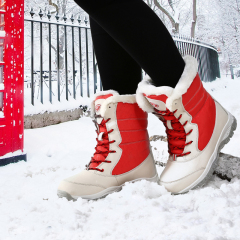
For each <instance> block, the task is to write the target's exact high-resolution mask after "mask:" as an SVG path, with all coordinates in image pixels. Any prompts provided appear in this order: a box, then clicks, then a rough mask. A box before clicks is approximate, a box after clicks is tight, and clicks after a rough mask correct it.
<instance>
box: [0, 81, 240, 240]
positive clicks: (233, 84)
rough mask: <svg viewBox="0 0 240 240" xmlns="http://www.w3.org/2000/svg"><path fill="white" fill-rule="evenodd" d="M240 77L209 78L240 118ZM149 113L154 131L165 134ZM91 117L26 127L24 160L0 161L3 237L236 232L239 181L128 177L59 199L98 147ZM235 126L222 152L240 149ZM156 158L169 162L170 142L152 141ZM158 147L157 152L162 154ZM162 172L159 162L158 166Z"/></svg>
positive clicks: (140, 237) (143, 239)
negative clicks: (183, 188) (188, 185)
mask: <svg viewBox="0 0 240 240" xmlns="http://www.w3.org/2000/svg"><path fill="white" fill-rule="evenodd" d="M239 80H240V79H235V80H229V79H225V78H222V79H220V80H217V81H215V82H212V83H204V86H205V87H206V88H207V89H208V90H209V91H210V92H211V94H212V95H213V96H214V97H215V98H216V99H217V100H218V101H219V102H220V103H221V104H223V106H224V107H226V108H227V109H228V110H229V111H230V112H231V113H232V114H234V115H235V117H236V118H237V120H238V121H240V106H239V105H240V96H239V94H238V90H239V89H240V81H239ZM164 131H165V130H164V128H163V127H162V125H161V123H160V122H159V120H158V119H157V118H156V117H155V116H152V115H149V135H150V136H152V135H156V134H157V135H165V132H164ZM95 134H96V133H95V127H94V124H93V123H92V120H91V119H90V118H88V117H82V118H80V119H79V120H76V121H72V122H67V123H61V124H58V125H54V126H49V127H45V128H39V129H29V130H25V151H26V152H27V154H28V161H27V162H19V163H16V164H10V165H7V166H5V167H1V168H0V170H1V185H0V186H1V189H0V190H1V194H0V216H1V217H0V239H1V240H2V239H3V240H25V239H30V240H32V239H34V240H38V239H39V240H40V239H41V240H43V239H44V240H65V239H66V240H69V239H72V240H80V239H86V240H91V239H96V240H101V239H104V240H113V239H121V240H122V239H131V240H132V239H134V240H147V239H151V240H152V239H164V240H165V239H169V240H174V239H176V240H181V239H182V240H188V239H189V240H192V239H196V240H198V239H212V240H217V239H219V240H220V239H238V238H239V237H238V236H239V235H240V228H239V226H240V180H239V179H238V178H234V179H233V180H232V181H231V182H227V181H224V180H220V179H219V178H217V177H213V179H212V180H211V181H210V182H209V183H208V184H207V185H206V186H205V187H203V188H201V189H198V190H193V191H190V192H189V193H187V194H183V195H176V196H175V195H171V194H170V193H168V192H167V191H166V190H165V189H164V187H162V186H159V185H157V184H156V183H150V182H146V181H141V182H136V183H127V184H126V186H124V187H123V189H122V191H120V192H118V193H113V194H111V195H108V196H107V197H106V198H104V199H100V200H97V201H87V200H82V199H78V201H76V202H72V201H70V202H69V201H67V200H66V199H63V198H62V199H59V198H58V197H57V195H56V189H57V186H58V184H59V182H60V181H61V180H62V179H64V178H66V177H68V176H71V175H73V174H76V173H78V172H79V171H81V170H82V169H84V166H85V164H87V163H88V162H89V161H90V158H91V156H92V154H93V151H94V147H95V143H96V140H95V138H96V135H95ZM239 134H240V130H239V129H237V130H236V132H235V135H234V137H233V138H232V140H231V141H230V143H229V144H228V145H227V146H226V147H224V149H223V152H226V153H230V154H232V155H236V156H238V157H239V156H240V149H239V137H240V136H239ZM151 144H152V145H153V148H154V147H155V148H156V149H157V150H154V155H155V157H156V160H158V161H166V158H167V143H166V142H160V143H159V141H158V142H151ZM157 154H158V155H157ZM157 168H158V172H159V173H160V172H161V171H162V169H163V168H162V167H157Z"/></svg>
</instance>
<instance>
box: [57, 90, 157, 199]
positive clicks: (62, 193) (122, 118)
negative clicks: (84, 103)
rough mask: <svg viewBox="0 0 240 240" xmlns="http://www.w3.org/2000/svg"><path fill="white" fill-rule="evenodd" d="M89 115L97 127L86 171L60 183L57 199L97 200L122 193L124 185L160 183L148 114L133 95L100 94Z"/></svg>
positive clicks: (112, 92) (107, 92)
mask: <svg viewBox="0 0 240 240" xmlns="http://www.w3.org/2000/svg"><path fill="white" fill-rule="evenodd" d="M92 116H95V120H94V122H95V125H96V127H97V139H96V140H97V146H96V148H95V149H96V152H95V153H94V156H93V157H92V159H91V161H90V163H89V164H88V166H87V168H86V169H85V170H83V171H82V172H80V173H79V174H77V175H75V176H72V177H70V178H67V179H65V180H63V181H62V182H61V183H60V185H59V187H58V196H59V197H66V198H67V199H69V200H74V199H77V198H79V197H81V198H84V199H98V198H102V197H104V196H106V195H108V194H110V193H112V192H116V191H119V190H121V188H122V186H123V185H124V183H125V182H134V181H138V180H142V179H145V180H149V181H153V182H158V181H159V179H158V175H157V171H156V167H155V163H154V159H153V156H152V153H151V149H150V143H149V136H148V133H147V123H148V122H147V113H146V112H144V111H142V109H141V108H139V106H138V104H137V103H136V97H135V95H119V94H118V93H117V92H116V91H112V90H109V91H103V92H100V93H98V94H96V95H95V100H94V101H93V103H92Z"/></svg>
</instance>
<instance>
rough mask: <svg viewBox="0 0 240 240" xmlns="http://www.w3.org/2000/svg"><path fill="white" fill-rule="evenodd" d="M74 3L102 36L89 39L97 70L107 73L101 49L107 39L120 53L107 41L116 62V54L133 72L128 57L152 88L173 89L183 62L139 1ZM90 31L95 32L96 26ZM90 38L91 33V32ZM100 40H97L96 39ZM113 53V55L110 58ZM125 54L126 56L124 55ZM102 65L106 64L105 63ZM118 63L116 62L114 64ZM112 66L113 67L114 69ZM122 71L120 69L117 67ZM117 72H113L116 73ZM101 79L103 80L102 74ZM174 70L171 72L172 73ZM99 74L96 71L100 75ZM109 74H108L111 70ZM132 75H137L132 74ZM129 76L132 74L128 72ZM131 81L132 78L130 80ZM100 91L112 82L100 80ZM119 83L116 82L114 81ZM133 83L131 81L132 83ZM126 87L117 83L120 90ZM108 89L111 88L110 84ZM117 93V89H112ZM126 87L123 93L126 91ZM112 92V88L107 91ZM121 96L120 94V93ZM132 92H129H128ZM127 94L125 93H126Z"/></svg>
mask: <svg viewBox="0 0 240 240" xmlns="http://www.w3.org/2000/svg"><path fill="white" fill-rule="evenodd" d="M75 2H76V3H77V4H78V5H79V6H80V7H81V8H83V9H84V10H85V11H86V12H87V13H88V14H89V15H90V16H91V18H92V19H93V20H94V21H95V22H97V24H98V25H100V26H101V27H102V28H103V29H104V30H103V31H106V33H108V34H109V37H106V36H107V35H106V34H105V36H104V37H103V35H98V37H96V36H93V39H94V40H93V41H94V46H95V49H96V55H97V59H98V64H99V67H100V68H101V65H102V66H103V68H105V69H107V68H106V67H107V66H108V69H110V66H112V65H113V64H111V65H108V63H109V62H110V61H109V60H107V57H108V56H105V55H104V51H103V50H101V48H102V49H107V44H106V43H109V42H110V36H111V37H112V38H113V39H114V40H115V41H116V42H117V43H118V44H119V45H120V46H121V47H122V48H123V49H121V48H120V47H118V46H117V45H116V44H115V45H114V44H113V41H111V47H112V48H111V50H112V51H113V54H111V57H113V56H114V59H115V61H116V59H117V57H118V55H117V54H119V55H120V56H121V58H122V59H127V60H128V62H131V65H132V66H133V68H137V67H136V64H133V61H131V60H130V58H129V57H127V54H129V55H130V56H131V57H132V58H133V59H134V60H135V61H136V63H137V64H138V65H139V66H141V67H142V68H143V69H144V70H145V71H146V73H147V74H148V75H149V76H150V77H151V79H152V80H153V81H154V83H155V85H156V86H162V85H165V86H171V87H175V85H176V84H177V82H178V80H179V79H180V77H181V74H182V72H183V69H184V65H185V64H184V61H183V59H182V57H181V55H180V53H179V52H178V50H177V47H176V46H175V43H174V41H173V39H172V37H171V35H170V34H169V32H168V30H167V29H166V28H165V26H164V25H163V23H162V22H161V20H160V19H159V18H158V16H157V15H156V14H155V13H154V12H153V11H152V10H151V9H150V8H149V7H148V6H147V5H146V4H145V3H144V2H143V1H141V0H98V1H93V0H75ZM94 25H95V24H93V26H92V27H93V28H95V29H96V25H95V26H94ZM93 35H95V34H94V30H93ZM100 36H101V37H100ZM114 51H116V54H115V55H114ZM124 51H126V52H127V53H124ZM104 61H107V62H106V63H105V62H104ZM116 63H118V61H117V62H116ZM116 65H117V64H115V66H114V67H116ZM119 68H120V69H121V70H120V71H122V67H119ZM119 68H118V69H117V70H118V71H119ZM129 68H130V66H129V67H128V68H126V70H125V74H126V75H127V74H128V72H127V71H128V70H129ZM105 69H104V71H105V74H104V76H107V74H106V71H107V70H105ZM172 69H174V71H172ZM102 71H103V70H102V69H100V72H102ZM111 71H112V70H111ZM136 72H138V71H137V70H136ZM130 74H131V75H132V74H133V72H132V70H131V72H130ZM134 79H135V78H134ZM102 80H103V86H104V89H106V90H107V89H108V87H107V85H106V87H105V84H106V83H107V82H108V81H116V80H115V79H112V78H111V79H110V78H109V77H107V78H106V79H105V78H103V79H102ZM117 81H119V80H117ZM134 82H135V80H134ZM128 83H129V80H128V79H127V81H126V82H125V81H124V79H122V80H121V84H122V85H123V86H124V85H126V84H128ZM110 85H111V84H110ZM114 87H115V89H114V90H117V91H119V89H118V87H119V85H115V86H114ZM127 87H128V86H127V85H126V87H125V88H126V89H125V90H127ZM111 88H113V87H111ZM120 92H122V90H120ZM131 92H132V90H131ZM126 93H127V92H126Z"/></svg>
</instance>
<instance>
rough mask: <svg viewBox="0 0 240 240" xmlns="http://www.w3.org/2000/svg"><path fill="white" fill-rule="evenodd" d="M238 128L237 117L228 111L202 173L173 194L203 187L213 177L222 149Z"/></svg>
mask: <svg viewBox="0 0 240 240" xmlns="http://www.w3.org/2000/svg"><path fill="white" fill-rule="evenodd" d="M236 128H237V121H236V119H235V117H234V116H233V115H232V114H231V113H228V121H227V123H226V125H225V127H224V128H223V130H222V133H221V135H220V137H219V139H218V142H217V144H216V147H215V149H214V152H213V154H212V156H211V158H210V160H209V162H208V164H207V166H206V168H205V170H204V172H203V173H202V175H201V176H200V177H199V178H198V179H197V180H196V181H195V182H193V183H192V184H191V185H190V186H188V187H187V188H185V189H183V190H182V191H180V192H178V193H173V194H181V193H186V192H188V191H189V190H192V189H196V188H199V187H202V186H204V185H205V184H206V183H207V182H208V181H209V180H210V179H211V177H212V175H213V172H214V170H215V168H216V167H217V165H218V159H219V153H220V151H221V149H222V148H223V147H224V146H225V145H226V144H227V143H228V142H229V141H230V139H231V137H232V136H233V134H234V131H235V130H236Z"/></svg>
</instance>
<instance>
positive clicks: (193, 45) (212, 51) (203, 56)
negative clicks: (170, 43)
mask: <svg viewBox="0 0 240 240" xmlns="http://www.w3.org/2000/svg"><path fill="white" fill-rule="evenodd" d="M173 40H174V42H175V44H176V45H177V48H178V50H179V52H180V53H181V55H182V56H184V55H191V56H194V57H195V58H197V60H198V72H199V75H200V78H201V80H202V81H204V82H211V81H214V80H215V79H216V78H220V67H219V61H218V51H217V49H216V48H215V47H213V46H211V45H209V44H207V43H203V42H200V41H198V40H196V39H194V38H190V37H186V36H181V35H177V36H173Z"/></svg>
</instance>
